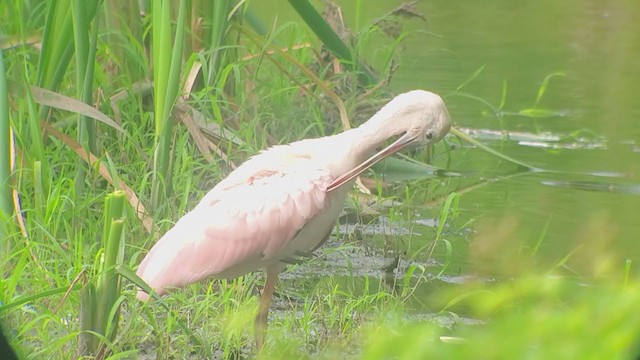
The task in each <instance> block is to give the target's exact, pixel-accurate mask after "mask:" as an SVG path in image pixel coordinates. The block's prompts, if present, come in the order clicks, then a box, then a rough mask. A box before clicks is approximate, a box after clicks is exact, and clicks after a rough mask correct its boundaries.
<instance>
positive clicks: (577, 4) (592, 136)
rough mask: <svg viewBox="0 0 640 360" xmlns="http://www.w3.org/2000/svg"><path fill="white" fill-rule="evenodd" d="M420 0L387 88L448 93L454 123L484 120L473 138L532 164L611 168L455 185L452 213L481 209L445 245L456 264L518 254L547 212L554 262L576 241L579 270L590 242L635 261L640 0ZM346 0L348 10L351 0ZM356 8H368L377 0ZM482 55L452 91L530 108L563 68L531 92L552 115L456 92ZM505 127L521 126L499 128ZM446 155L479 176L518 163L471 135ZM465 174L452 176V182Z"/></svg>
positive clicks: (548, 258) (618, 263)
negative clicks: (480, 248)
mask: <svg viewBox="0 0 640 360" xmlns="http://www.w3.org/2000/svg"><path fill="white" fill-rule="evenodd" d="M389 7H391V6H389ZM418 8H419V9H420V11H421V12H422V13H423V14H424V15H425V16H426V17H427V22H426V24H425V23H424V22H422V21H420V20H416V19H413V20H406V21H404V26H405V30H410V31H413V33H412V34H411V35H409V36H408V37H407V38H406V41H405V42H404V43H403V46H402V55H401V57H400V59H401V67H400V68H399V70H398V71H397V72H396V74H395V76H394V78H393V81H392V84H391V85H392V87H393V88H394V89H395V90H396V91H398V92H399V91H404V90H408V89H413V88H427V89H431V90H434V91H436V92H438V93H441V94H444V95H445V96H447V97H446V102H447V104H448V106H449V109H450V112H451V114H452V117H453V119H454V122H455V125H456V126H457V127H463V128H471V129H476V130H479V132H478V131H476V133H473V136H474V137H475V138H477V139H480V140H482V141H483V143H485V144H487V145H490V146H491V147H493V148H494V149H496V150H499V151H501V152H503V153H505V154H507V155H509V156H511V157H514V158H517V159H519V160H522V161H525V162H527V163H530V164H532V165H534V166H537V167H543V168H547V169H553V170H562V171H569V172H579V173H592V174H596V173H597V174H598V175H609V176H611V175H618V176H615V177H602V176H589V175H569V174H555V173H540V174H527V175H523V176H517V177H513V178H509V179H506V180H502V181H497V182H495V183H492V184H488V185H486V186H482V187H479V188H477V189H474V190H473V191H470V192H468V193H465V194H463V195H462V197H461V201H460V207H461V213H462V214H461V219H458V220H456V221H455V222H454V224H459V223H461V222H462V223H464V222H465V221H467V220H469V219H478V221H477V224H476V225H474V226H472V229H473V231H472V232H471V233H468V234H467V236H466V237H467V239H466V241H462V240H460V239H457V240H456V242H455V243H454V251H457V252H458V253H459V254H465V255H463V256H457V257H456V258H457V259H458V261H460V262H461V264H460V267H461V268H462V270H463V271H467V272H474V271H481V269H477V268H475V269H474V268H473V265H471V264H472V263H476V264H478V262H475V260H484V261H489V260H491V261H494V262H495V261H497V262H498V263H499V262H500V260H499V259H500V258H509V257H511V258H513V257H514V256H515V255H516V254H514V253H510V251H516V252H517V251H519V250H521V249H522V247H525V248H527V247H528V248H533V247H534V246H535V244H536V243H537V242H538V240H539V239H540V237H541V236H542V234H543V232H544V231H543V229H544V228H545V226H547V224H548V229H547V231H546V233H545V236H544V238H543V240H542V243H541V245H540V247H539V249H538V253H537V254H536V262H541V263H543V264H547V265H548V264H553V263H554V262H557V261H559V260H560V259H562V258H564V257H565V256H567V255H569V253H570V252H572V251H575V252H576V253H575V254H574V255H573V256H574V257H575V259H570V260H569V262H568V266H570V267H571V268H572V269H573V270H575V271H576V272H577V273H579V274H580V275H591V274H592V273H593V272H594V271H595V270H594V268H595V267H597V266H598V261H599V260H598V256H597V255H598V254H597V253H600V254H605V253H606V254H609V255H611V259H612V260H611V261H612V262H614V263H613V264H609V265H607V266H612V267H619V268H620V269H622V268H623V265H624V259H631V260H632V261H633V262H634V263H635V264H638V263H639V262H640V250H639V247H638V246H637V242H638V241H639V240H640V222H638V221H637V219H638V213H637V210H636V209H638V208H639V206H640V196H639V195H638V192H637V189H638V186H639V184H640V122H639V121H640V101H638V94H639V93H640V61H638V59H639V58H640V3H638V2H632V1H608V2H601V1H562V2H556V1H540V2H510V1H483V2H450V1H443V0H435V1H425V2H422V3H420V4H419V6H418ZM343 10H344V13H345V18H347V19H348V18H349V9H348V7H347V5H346V4H345V8H343ZM363 11H366V12H367V15H370V16H373V15H372V14H374V13H379V11H380V8H379V7H374V6H371V7H369V6H367V7H366V9H363ZM347 21H348V20H347ZM480 68H482V71H481V72H480V73H479V75H478V76H477V77H476V78H475V79H474V80H472V81H471V82H470V83H468V84H467V85H465V86H464V87H463V88H462V89H460V90H458V93H460V92H463V93H465V94H470V95H473V96H476V97H478V98H481V99H484V100H486V101H487V102H489V103H491V104H492V105H493V106H494V107H498V106H499V105H500V102H501V94H502V91H503V86H506V98H505V102H504V107H503V108H502V110H503V112H504V113H507V114H509V113H511V114H515V113H518V112H519V111H521V110H523V109H530V108H532V107H533V105H534V103H535V101H536V96H537V92H538V89H539V87H540V86H541V84H542V83H543V81H544V79H545V77H547V76H548V75H550V74H554V73H562V74H563V76H556V77H552V78H551V79H550V80H549V83H548V85H547V87H546V91H545V93H544V95H543V96H542V98H541V99H540V101H539V102H538V104H537V106H536V108H538V109H544V110H545V112H544V114H545V115H547V114H548V115H556V116H548V117H544V118H531V117H525V116H519V115H505V116H503V117H499V116H496V114H495V112H494V111H492V109H491V108H490V107H488V106H486V105H484V104H483V103H481V102H479V101H477V100H474V99H472V98H470V97H467V96H460V94H456V90H457V88H458V87H459V86H461V85H462V84H464V83H465V82H466V81H467V80H468V79H469V78H471V77H472V75H473V74H474V73H475V72H476V71H478V69H480ZM503 131H505V132H509V133H520V134H521V135H524V136H520V137H519V138H518V136H514V137H512V138H511V140H504V139H501V138H500V135H503V136H504V132H503ZM501 132H502V133H501ZM496 133H497V134H498V136H495V134H496ZM491 134H493V135H494V136H493V137H492V136H487V135H491ZM451 158H452V163H451V165H450V169H452V170H464V171H469V170H475V171H479V172H480V173H481V175H480V176H479V177H487V178H494V177H496V176H499V175H500V174H506V173H508V172H509V171H511V170H514V169H515V167H514V166H511V165H508V164H505V163H504V161H501V160H500V159H498V158H494V157H491V156H488V155H486V154H484V153H483V152H482V151H480V150H477V149H473V148H464V149H459V150H456V151H454V152H453V154H452V155H451ZM510 169H511V170H510ZM466 180H469V179H466ZM464 182H465V181H464V180H452V187H453V188H455V187H457V186H460V184H461V183H464ZM576 182H577V183H576ZM580 184H582V185H585V184H586V185H590V186H576V185H580ZM559 185H564V186H559ZM566 185H571V186H570V187H566ZM589 189H590V190H591V191H587V190H589ZM416 191H419V189H416ZM505 223H506V224H507V225H504V224H505ZM501 224H502V225H501ZM501 236H502V237H504V238H500V237H501ZM491 238H494V239H493V240H491ZM452 239H454V240H455V239H456V237H455V235H452ZM482 239H484V240H482ZM474 241H476V242H481V241H485V242H491V241H495V242H496V244H494V245H495V249H490V250H493V251H494V253H488V254H482V256H481V258H482V259H474V256H475V255H474V254H473V253H470V250H474V249H473V246H472V247H471V249H470V248H469V246H470V245H469V243H470V242H474ZM487 246H488V245H487ZM585 248H590V249H591V250H585ZM476 250H477V249H476ZM476 255H477V254H476ZM581 257H582V258H581ZM574 260H575V261H574ZM480 263H482V261H480ZM470 265H471V268H469V266H470ZM491 270H492V272H498V273H499V272H500V269H491ZM503 270H505V269H503ZM503 275H504V274H503Z"/></svg>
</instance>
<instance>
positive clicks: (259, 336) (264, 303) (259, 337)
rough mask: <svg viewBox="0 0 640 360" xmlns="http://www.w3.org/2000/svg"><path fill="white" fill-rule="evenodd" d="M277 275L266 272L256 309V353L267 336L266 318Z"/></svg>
mask: <svg viewBox="0 0 640 360" xmlns="http://www.w3.org/2000/svg"><path fill="white" fill-rule="evenodd" d="M279 273H280V272H279V271H270V270H267V280H266V281H265V283H264V288H263V289H262V296H261V298H260V308H259V309H258V315H257V316H256V321H255V323H254V331H255V335H256V348H257V349H258V351H260V350H261V349H262V348H263V347H264V343H265V338H266V334H267V316H268V315H269V307H270V306H271V299H272V298H273V292H274V290H275V289H276V283H277V282H278V274H279Z"/></svg>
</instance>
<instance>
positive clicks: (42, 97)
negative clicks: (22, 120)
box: [29, 86, 124, 133]
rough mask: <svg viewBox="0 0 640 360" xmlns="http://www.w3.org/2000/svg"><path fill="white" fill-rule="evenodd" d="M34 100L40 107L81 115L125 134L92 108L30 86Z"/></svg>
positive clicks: (110, 120)
mask: <svg viewBox="0 0 640 360" xmlns="http://www.w3.org/2000/svg"><path fill="white" fill-rule="evenodd" d="M29 88H30V89H31V94H32V95H33V100H34V101H35V102H37V103H38V104H40V105H45V106H50V107H53V108H56V109H60V110H66V111H71V112H74V113H77V114H80V115H84V116H87V117H90V118H92V119H96V120H98V121H100V122H102V123H104V124H106V125H109V126H111V127H112V128H114V129H116V130H118V131H120V132H122V133H124V130H123V129H122V128H121V127H120V125H118V124H117V123H116V122H115V121H113V120H112V119H111V118H110V117H108V116H107V115H105V114H103V113H102V112H100V111H98V110H96V109H94V108H92V107H91V106H89V105H87V104H85V103H83V102H81V101H78V100H76V99H73V98H70V97H68V96H64V95H61V94H58V93H55V92H53V91H50V90H47V89H43V88H41V87H37V86H29Z"/></svg>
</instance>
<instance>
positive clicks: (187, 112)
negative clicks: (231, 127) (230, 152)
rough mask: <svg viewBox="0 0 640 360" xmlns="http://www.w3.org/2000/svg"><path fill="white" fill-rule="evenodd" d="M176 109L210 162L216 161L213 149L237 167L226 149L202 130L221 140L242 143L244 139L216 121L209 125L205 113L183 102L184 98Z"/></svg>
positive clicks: (233, 166) (178, 115)
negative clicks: (223, 149)
mask: <svg viewBox="0 0 640 360" xmlns="http://www.w3.org/2000/svg"><path fill="white" fill-rule="evenodd" d="M176 110H177V114H176V116H177V117H178V118H179V119H180V121H182V123H183V124H184V125H185V126H186V127H187V130H188V131H189V134H190V135H191V137H192V138H193V140H194V141H195V143H196V146H197V147H198V150H200V152H201V153H202V155H203V156H204V157H205V159H206V160H207V161H208V162H209V163H210V164H213V163H214V162H215V159H214V158H213V156H211V151H213V152H214V153H216V155H218V156H219V157H220V158H222V159H223V160H224V161H225V162H226V163H228V164H229V165H231V167H232V168H234V169H235V168H236V165H235V164H234V163H233V162H232V161H231V160H230V159H229V157H228V156H227V154H225V153H224V151H222V150H220V148H219V147H217V146H216V145H215V144H214V143H212V142H211V141H210V140H209V139H207V138H206V137H205V136H204V135H203V134H202V131H207V133H209V134H211V135H212V136H215V137H217V138H219V139H221V140H227V141H231V142H232V143H234V144H236V145H242V141H241V140H240V139H237V138H236V137H235V135H233V134H231V133H229V132H226V131H224V130H223V129H222V128H220V127H219V126H217V124H215V123H214V124H211V125H212V126H208V125H210V124H207V123H206V121H205V117H204V115H202V113H201V112H199V111H198V110H196V109H194V108H193V107H191V106H189V105H187V104H185V103H184V102H182V100H179V101H178V104H177V105H176Z"/></svg>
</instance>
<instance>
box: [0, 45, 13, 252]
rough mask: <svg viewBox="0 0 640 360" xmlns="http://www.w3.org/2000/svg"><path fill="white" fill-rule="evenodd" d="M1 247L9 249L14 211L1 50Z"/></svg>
mask: <svg viewBox="0 0 640 360" xmlns="http://www.w3.org/2000/svg"><path fill="white" fill-rule="evenodd" d="M0 136H1V137H2V140H0V212H2V213H1V214H0V239H2V240H0V241H1V242H0V249H2V253H3V254H4V251H8V245H9V244H8V242H7V243H5V242H6V241H7V239H8V237H7V235H8V233H9V228H8V227H9V221H10V218H11V215H12V213H13V206H12V201H11V186H10V182H9V177H10V176H11V164H10V161H11V160H10V159H11V125H10V124H9V89H8V88H7V79H6V72H5V68H4V56H3V54H2V50H0Z"/></svg>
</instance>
